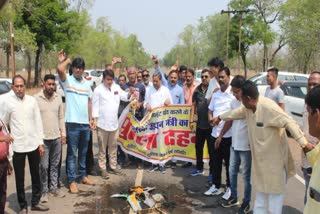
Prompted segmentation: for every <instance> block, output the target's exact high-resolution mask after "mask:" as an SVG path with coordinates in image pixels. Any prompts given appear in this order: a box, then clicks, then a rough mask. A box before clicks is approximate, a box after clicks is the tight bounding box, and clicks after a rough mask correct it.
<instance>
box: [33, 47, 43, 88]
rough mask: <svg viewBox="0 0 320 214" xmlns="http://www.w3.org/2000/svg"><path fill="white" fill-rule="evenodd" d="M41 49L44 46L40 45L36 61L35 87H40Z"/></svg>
mask: <svg viewBox="0 0 320 214" xmlns="http://www.w3.org/2000/svg"><path fill="white" fill-rule="evenodd" d="M41 49H42V45H41V44H40V45H38V49H37V51H36V60H35V65H34V82H33V86H34V87H36V86H39V77H40V72H41V66H40V55H41Z"/></svg>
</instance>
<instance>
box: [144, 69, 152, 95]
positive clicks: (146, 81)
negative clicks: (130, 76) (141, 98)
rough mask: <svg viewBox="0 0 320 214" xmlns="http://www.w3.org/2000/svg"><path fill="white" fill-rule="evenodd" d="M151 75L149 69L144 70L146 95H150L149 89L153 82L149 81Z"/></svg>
mask: <svg viewBox="0 0 320 214" xmlns="http://www.w3.org/2000/svg"><path fill="white" fill-rule="evenodd" d="M149 78H150V74H149V71H148V70H147V69H144V70H142V80H143V85H144V87H145V89H146V94H148V91H149V89H150V88H151V86H152V82H150V81H149Z"/></svg>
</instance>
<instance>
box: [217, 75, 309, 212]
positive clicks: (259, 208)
mask: <svg viewBox="0 0 320 214" xmlns="http://www.w3.org/2000/svg"><path fill="white" fill-rule="evenodd" d="M241 92H242V95H241V98H242V102H243V106H241V107H239V108H237V109H234V110H232V111H230V112H226V113H224V114H222V115H220V116H218V117H216V118H214V119H213V121H212V122H213V123H214V124H217V123H218V122H219V121H220V119H221V120H232V119H233V120H234V119H245V120H246V121H247V125H248V135H249V143H250V148H251V152H252V181H253V185H254V186H255V189H256V191H257V192H256V200H255V204H254V213H258V214H261V213H262V214H263V213H272V214H273V213H274V214H280V213H281V212H282V204H283V200H284V195H285V186H286V181H287V179H288V178H289V177H291V176H293V175H294V174H295V173H294V162H293V158H292V156H291V153H290V150H289V146H288V139H287V135H286V131H285V130H288V131H289V132H290V133H291V135H292V137H293V138H294V139H295V140H296V141H297V142H298V143H299V144H300V145H301V147H303V148H306V149H311V148H313V146H312V144H310V143H308V142H307V140H306V139H305V137H304V134H303V132H302V131H301V130H300V129H299V127H298V125H297V123H296V122H295V121H294V120H293V119H292V118H291V117H289V116H288V115H287V114H286V113H285V112H284V111H283V110H282V109H281V108H280V107H279V105H277V104H276V103H275V102H274V101H272V100H270V99H268V98H264V97H261V96H259V93H258V89H257V87H256V85H255V84H254V83H253V82H252V81H250V80H248V81H246V82H245V84H244V85H243V86H242V88H241Z"/></svg>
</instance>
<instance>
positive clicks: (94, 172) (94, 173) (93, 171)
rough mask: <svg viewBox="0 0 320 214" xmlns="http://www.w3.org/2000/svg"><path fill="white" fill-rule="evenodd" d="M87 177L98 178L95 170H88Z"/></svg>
mask: <svg viewBox="0 0 320 214" xmlns="http://www.w3.org/2000/svg"><path fill="white" fill-rule="evenodd" d="M87 175H92V176H98V173H97V172H96V171H95V170H88V171H87Z"/></svg>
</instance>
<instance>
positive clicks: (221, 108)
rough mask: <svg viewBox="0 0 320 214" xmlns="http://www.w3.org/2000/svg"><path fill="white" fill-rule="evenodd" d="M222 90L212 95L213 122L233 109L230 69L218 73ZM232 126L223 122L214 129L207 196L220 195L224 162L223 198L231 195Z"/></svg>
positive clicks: (222, 69) (211, 138)
mask: <svg viewBox="0 0 320 214" xmlns="http://www.w3.org/2000/svg"><path fill="white" fill-rule="evenodd" d="M218 78H219V85H220V89H219V90H218V91H217V92H216V93H214V94H213V95H212V99H211V101H210V104H209V107H208V109H209V111H208V119H209V121H211V120H212V118H213V117H216V116H217V115H220V114H222V113H224V112H227V111H230V110H231V109H232V106H231V103H232V101H233V100H234V99H235V97H234V96H233V94H232V91H231V86H230V85H229V82H230V69H229V68H228V67H223V68H221V69H220V70H219V73H218ZM231 126H232V121H227V122H224V121H223V122H221V123H219V125H217V126H215V127H213V128H212V132H211V137H210V140H209V146H210V150H209V152H210V151H212V154H210V161H211V163H212V164H211V166H210V167H211V168H212V170H211V172H212V186H211V187H210V188H209V190H208V191H206V192H205V193H204V194H205V195H208V196H209V195H220V194H221V191H220V187H221V173H222V160H224V163H225V168H226V187H227V189H226V193H225V195H224V196H223V198H226V196H227V195H229V194H230V188H229V187H230V177H229V159H230V146H231V135H232V133H231V129H230V128H231Z"/></svg>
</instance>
